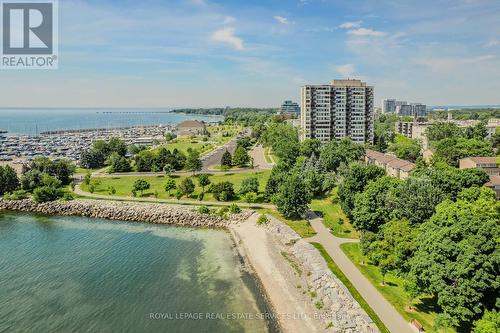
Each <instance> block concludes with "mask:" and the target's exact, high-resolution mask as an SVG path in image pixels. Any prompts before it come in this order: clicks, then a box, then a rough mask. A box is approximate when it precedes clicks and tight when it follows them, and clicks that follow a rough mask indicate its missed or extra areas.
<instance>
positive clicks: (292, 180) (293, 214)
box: [274, 175, 310, 218]
mask: <svg viewBox="0 0 500 333" xmlns="http://www.w3.org/2000/svg"><path fill="white" fill-rule="evenodd" d="M309 202H310V197H309V194H308V193H307V190H306V189H305V184H304V181H303V180H302V178H301V177H300V175H291V176H289V177H287V178H286V179H285V181H284V182H283V184H281V186H280V187H279V191H278V193H277V194H276V196H275V198H274V203H275V204H276V207H277V208H278V211H279V212H280V213H282V214H283V215H284V216H285V217H288V218H299V217H301V216H303V215H304V214H305V213H306V211H307V209H308V204H309Z"/></svg>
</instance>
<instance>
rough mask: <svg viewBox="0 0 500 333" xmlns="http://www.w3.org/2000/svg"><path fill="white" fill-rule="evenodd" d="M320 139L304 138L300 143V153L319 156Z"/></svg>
mask: <svg viewBox="0 0 500 333" xmlns="http://www.w3.org/2000/svg"><path fill="white" fill-rule="evenodd" d="M320 149H321V141H320V140H319V139H305V140H304V141H302V142H301V144H300V155H302V156H305V157H311V156H312V155H314V156H319V154H320Z"/></svg>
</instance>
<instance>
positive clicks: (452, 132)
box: [425, 122, 463, 141]
mask: <svg viewBox="0 0 500 333" xmlns="http://www.w3.org/2000/svg"><path fill="white" fill-rule="evenodd" d="M425 134H426V136H427V139H428V140H429V141H440V140H443V139H446V138H449V139H457V138H459V137H461V136H462V135H463V133H462V130H461V129H460V128H459V127H458V126H457V125H456V124H455V123H449V122H439V123H434V124H432V125H430V126H429V127H427V129H426V130H425Z"/></svg>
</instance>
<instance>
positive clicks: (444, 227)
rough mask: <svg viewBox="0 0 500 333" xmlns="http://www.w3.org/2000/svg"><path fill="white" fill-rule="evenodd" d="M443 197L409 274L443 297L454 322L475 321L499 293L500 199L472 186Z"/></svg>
mask: <svg viewBox="0 0 500 333" xmlns="http://www.w3.org/2000/svg"><path fill="white" fill-rule="evenodd" d="M464 191H465V192H462V193H460V194H459V196H458V199H457V201H456V202H453V201H451V200H447V201H444V202H443V203H441V204H439V205H438V206H437V207H436V213H435V214H434V215H433V216H432V218H431V219H430V220H429V221H427V222H425V223H424V224H422V227H421V229H420V230H421V231H422V233H421V235H420V236H419V238H418V240H417V242H418V243H419V247H418V249H417V250H416V252H415V255H414V256H413V258H412V259H411V261H410V265H411V270H410V278H411V279H414V281H416V283H417V286H418V287H419V290H421V291H424V292H428V293H431V294H435V295H437V296H438V300H437V302H438V304H439V305H440V307H441V308H442V309H443V312H444V314H445V315H447V316H449V317H450V318H451V319H452V320H453V324H454V325H462V324H461V323H465V324H467V323H470V321H471V320H472V319H473V318H474V316H475V315H476V314H478V313H481V311H482V309H483V307H487V308H491V307H492V306H494V305H495V302H496V301H497V296H498V294H499V282H498V267H499V264H500V259H499V257H498V255H497V254H498V239H499V237H500V225H499V223H498V221H500V202H498V201H497V200H496V198H495V193H494V192H493V191H492V190H490V189H488V188H478V187H477V188H471V189H466V190H464Z"/></svg>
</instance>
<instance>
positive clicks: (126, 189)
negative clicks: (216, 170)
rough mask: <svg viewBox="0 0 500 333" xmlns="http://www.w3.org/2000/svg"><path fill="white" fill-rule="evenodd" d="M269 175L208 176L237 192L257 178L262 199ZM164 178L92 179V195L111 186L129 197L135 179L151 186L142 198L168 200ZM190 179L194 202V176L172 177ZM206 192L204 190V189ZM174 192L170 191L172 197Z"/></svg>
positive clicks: (267, 172)
mask: <svg viewBox="0 0 500 333" xmlns="http://www.w3.org/2000/svg"><path fill="white" fill-rule="evenodd" d="M270 174H271V172H270V171H259V172H254V171H251V172H245V173H228V174H212V175H210V180H211V182H212V183H219V182H222V181H229V182H231V183H233V184H234V189H235V191H236V192H237V191H238V190H239V189H240V186H241V182H242V181H243V179H245V178H249V177H257V179H258V180H259V187H260V188H259V191H260V192H261V193H260V194H261V195H260V197H262V193H263V192H264V190H265V187H266V182H267V179H268V178H269V175H270ZM165 177H166V176H133V177H120V176H117V177H110V178H104V177H103V178H94V180H93V182H96V181H97V185H96V186H95V191H94V194H104V195H106V194H109V193H108V187H110V186H112V187H114V188H115V190H116V193H115V195H116V196H124V197H128V196H131V192H132V185H133V183H134V182H135V181H136V180H137V179H144V180H146V181H148V182H149V183H150V184H151V188H150V189H149V190H147V191H146V192H144V197H154V193H155V191H157V192H158V198H163V199H169V198H173V197H170V196H169V195H168V193H167V192H165V190H164V185H165ZM186 177H190V178H192V180H193V182H194V183H195V185H196V189H195V191H194V193H193V194H192V195H191V198H192V199H193V200H196V198H197V196H198V194H199V193H200V192H201V190H202V189H201V187H200V186H199V185H198V179H197V177H196V176H194V177H193V176H173V177H172V178H174V179H175V181H176V183H177V184H178V183H180V181H182V179H183V178H186ZM81 188H82V190H84V191H87V190H88V187H87V186H85V185H84V184H82V187H81ZM205 190H206V189H205ZM174 192H175V190H173V191H172V195H173V194H174ZM184 199H185V198H184ZM203 200H207V201H216V200H215V199H214V198H213V196H212V194H211V193H205V197H204V199H203ZM236 201H238V202H243V200H242V199H240V198H238V199H237V200H236Z"/></svg>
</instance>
